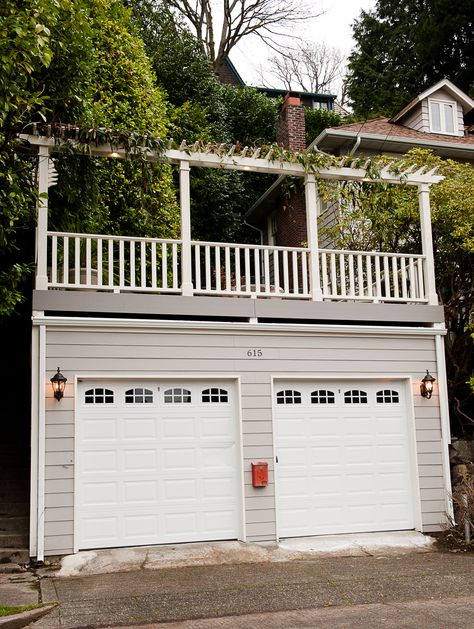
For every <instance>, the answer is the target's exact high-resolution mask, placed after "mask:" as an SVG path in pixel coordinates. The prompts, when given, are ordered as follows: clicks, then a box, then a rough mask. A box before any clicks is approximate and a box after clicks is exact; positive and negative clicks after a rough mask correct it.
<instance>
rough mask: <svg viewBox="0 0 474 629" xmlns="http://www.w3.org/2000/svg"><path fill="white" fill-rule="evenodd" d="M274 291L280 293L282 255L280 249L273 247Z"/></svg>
mask: <svg viewBox="0 0 474 629" xmlns="http://www.w3.org/2000/svg"><path fill="white" fill-rule="evenodd" d="M273 292H274V293H275V294H276V295H278V294H280V256H279V255H278V249H273Z"/></svg>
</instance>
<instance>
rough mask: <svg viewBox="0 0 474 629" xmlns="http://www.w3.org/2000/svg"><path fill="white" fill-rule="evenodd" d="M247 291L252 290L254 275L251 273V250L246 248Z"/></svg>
mask: <svg viewBox="0 0 474 629" xmlns="http://www.w3.org/2000/svg"><path fill="white" fill-rule="evenodd" d="M244 262H245V290H246V292H248V293H249V292H250V291H251V290H252V274H251V272H250V249H249V248H248V247H245V255H244Z"/></svg>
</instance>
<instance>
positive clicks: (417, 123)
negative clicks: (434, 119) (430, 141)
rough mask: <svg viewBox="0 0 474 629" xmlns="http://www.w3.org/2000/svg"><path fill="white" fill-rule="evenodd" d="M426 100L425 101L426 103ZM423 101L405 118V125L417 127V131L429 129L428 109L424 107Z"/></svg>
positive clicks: (412, 127) (411, 127)
mask: <svg viewBox="0 0 474 629" xmlns="http://www.w3.org/2000/svg"><path fill="white" fill-rule="evenodd" d="M424 102H425V101H423V103H424ZM423 103H422V104H421V105H419V106H418V107H416V108H415V109H414V111H412V112H410V113H409V114H408V115H407V116H406V118H405V119H404V120H403V124H404V125H405V127H410V129H415V130H416V131H425V132H427V131H429V130H430V128H429V126H428V127H427V125H426V123H427V120H426V111H425V108H424V107H423Z"/></svg>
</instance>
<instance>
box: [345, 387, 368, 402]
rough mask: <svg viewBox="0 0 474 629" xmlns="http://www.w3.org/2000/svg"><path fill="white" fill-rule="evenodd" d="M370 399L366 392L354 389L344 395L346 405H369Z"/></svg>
mask: <svg viewBox="0 0 474 629" xmlns="http://www.w3.org/2000/svg"><path fill="white" fill-rule="evenodd" d="M367 402H368V398H367V393H366V392H365V391H359V389H352V390H350V391H346V392H345V393H344V403H345V404H367Z"/></svg>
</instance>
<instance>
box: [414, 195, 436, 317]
mask: <svg viewBox="0 0 474 629" xmlns="http://www.w3.org/2000/svg"><path fill="white" fill-rule="evenodd" d="M418 205H419V208H420V229H421V246H422V252H423V255H424V256H425V274H424V275H425V289H426V291H427V293H428V303H429V304H431V305H434V306H436V305H438V295H437V294H436V282H435V267H434V255H433V235H432V233H431V210H430V187H429V185H428V184H425V183H422V184H420V185H419V186H418Z"/></svg>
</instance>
